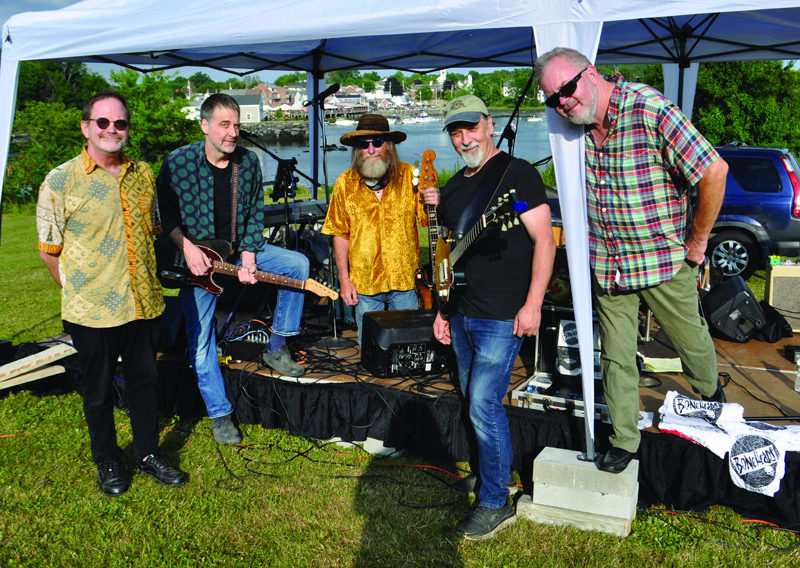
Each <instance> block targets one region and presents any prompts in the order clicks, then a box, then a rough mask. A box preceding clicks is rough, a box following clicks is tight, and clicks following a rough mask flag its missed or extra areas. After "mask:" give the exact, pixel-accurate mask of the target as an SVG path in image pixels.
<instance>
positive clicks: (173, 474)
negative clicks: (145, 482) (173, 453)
mask: <svg viewBox="0 0 800 568" xmlns="http://www.w3.org/2000/svg"><path fill="white" fill-rule="evenodd" d="M138 471H139V473H142V474H144V475H149V476H150V477H154V478H155V479H156V481H158V482H159V483H160V484H161V485H170V486H172V487H180V486H181V485H183V484H184V483H186V482H187V481H188V480H189V475H188V474H187V473H186V472H185V471H181V470H179V469H178V468H176V467H173V466H171V465H170V463H169V462H168V461H167V460H166V458H164V457H163V456H161V455H159V454H150V455H149V456H147V457H146V458H144V459H143V460H142V461H141V462H139V468H138Z"/></svg>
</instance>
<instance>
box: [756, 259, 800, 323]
mask: <svg viewBox="0 0 800 568" xmlns="http://www.w3.org/2000/svg"><path fill="white" fill-rule="evenodd" d="M764 299H765V300H766V301H767V303H768V304H769V305H770V306H772V307H773V308H775V309H776V310H778V312H780V314H781V315H782V316H783V317H785V318H786V321H787V322H789V325H790V326H792V331H794V332H795V333H797V332H798V331H800V265H794V266H791V265H789V266H787V265H782V264H778V265H775V266H768V267H767V278H766V283H765V285H764Z"/></svg>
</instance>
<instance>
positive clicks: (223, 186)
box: [206, 160, 233, 241]
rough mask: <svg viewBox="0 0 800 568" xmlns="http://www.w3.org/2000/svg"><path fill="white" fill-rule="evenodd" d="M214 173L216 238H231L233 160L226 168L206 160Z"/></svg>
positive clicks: (227, 239) (228, 239)
mask: <svg viewBox="0 0 800 568" xmlns="http://www.w3.org/2000/svg"><path fill="white" fill-rule="evenodd" d="M206 164H208V167H209V169H210V170H211V173H212V174H213V175H214V238H217V239H225V240H226V241H230V240H231V206H232V203H231V200H232V196H231V192H232V190H231V175H232V172H233V166H232V162H231V160H228V165H227V166H225V167H224V168H218V167H216V166H215V165H213V164H212V163H211V162H209V161H208V160H206Z"/></svg>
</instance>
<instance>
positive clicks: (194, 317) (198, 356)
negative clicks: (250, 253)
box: [180, 244, 309, 418]
mask: <svg viewBox="0 0 800 568" xmlns="http://www.w3.org/2000/svg"><path fill="white" fill-rule="evenodd" d="M237 264H241V259H240V260H239V261H237ZM256 265H257V266H258V269H259V270H261V271H264V272H272V273H274V274H281V275H283V276H288V277H290V278H297V279H298V280H305V279H307V278H308V270H309V262H308V259H307V258H306V257H305V256H303V255H302V254H300V253H298V252H294V251H290V250H286V249H284V248H281V247H276V246H274V245H270V244H264V246H263V247H262V248H261V250H260V251H259V252H258V253H256ZM180 297H181V304H182V306H183V315H184V317H185V318H186V339H187V342H188V345H189V357H190V360H191V361H192V365H193V366H194V372H195V374H196V375H197V386H198V387H199V388H200V394H201V395H202V396H203V400H204V401H205V403H206V410H207V411H208V416H209V417H210V418H218V417H220V416H226V415H228V414H230V413H231V412H233V408H232V406H231V403H230V401H228V395H227V394H226V392H225V381H224V379H223V377H222V371H221V370H220V368H219V361H218V360H217V334H216V326H215V322H214V311H215V310H216V307H217V297H216V296H215V295H213V294H211V293H209V292H207V291H206V290H204V289H203V288H199V287H193V288H188V289H184V290H182V291H181V294H180ZM304 299H305V292H303V291H302V290H295V289H292V288H283V287H279V288H278V300H277V302H276V305H275V316H274V317H273V319H272V333H273V334H278V335H283V336H290V335H297V334H299V333H300V318H301V316H302V315H303V300H304Z"/></svg>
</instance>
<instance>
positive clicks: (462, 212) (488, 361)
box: [433, 95, 556, 540]
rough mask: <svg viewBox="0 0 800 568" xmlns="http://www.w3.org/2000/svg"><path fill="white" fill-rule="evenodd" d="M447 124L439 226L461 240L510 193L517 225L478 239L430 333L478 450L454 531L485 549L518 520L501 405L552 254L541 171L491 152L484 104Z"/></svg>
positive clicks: (455, 113) (461, 111)
mask: <svg viewBox="0 0 800 568" xmlns="http://www.w3.org/2000/svg"><path fill="white" fill-rule="evenodd" d="M444 124H445V129H446V130H447V132H448V134H449V135H450V141H451V142H452V144H453V148H455V150H456V152H458V153H459V154H460V155H461V157H462V158H463V159H464V163H465V164H466V167H464V168H463V169H461V170H460V171H458V172H457V173H456V174H455V175H454V176H453V177H452V178H450V180H448V182H447V184H446V185H445V186H444V187H443V188H442V190H441V201H440V203H439V207H438V210H437V213H438V218H439V222H440V223H441V225H443V226H445V227H449V228H451V229H455V233H456V235H458V234H460V233H462V232H464V233H466V232H467V231H469V230H470V229H471V228H472V227H473V226H474V224H475V220H474V218H475V217H476V216H477V217H479V216H480V214H481V213H482V212H484V211H486V210H487V208H490V207H493V206H495V205H496V204H497V203H498V201H499V199H501V198H502V197H503V196H504V195H507V194H509V192H510V190H512V189H513V190H515V194H516V197H515V199H516V204H515V207H514V209H515V210H517V211H521V213H520V215H519V219H520V221H522V222H521V223H519V224H515V225H513V226H512V227H511V228H510V229H508V230H506V231H501V230H500V228H499V227H491V226H490V227H486V228H485V229H484V230H483V231H481V232H480V233H479V235H478V236H477V237H476V238H475V240H474V241H473V242H472V244H471V245H470V246H469V248H468V249H466V251H465V252H464V254H463V255H462V256H461V260H459V262H458V265H457V266H456V270H457V271H459V272H463V273H464V276H465V279H466V286H463V287H459V288H456V289H454V290H453V291H452V293H451V297H453V302H451V303H452V304H455V308H454V309H450V310H448V313H443V312H442V311H439V313H437V315H436V320H435V321H434V324H433V333H434V336H435V337H436V339H438V340H439V341H440V342H442V343H444V344H452V346H453V350H454V351H455V354H456V361H457V363H458V378H459V383H460V386H461V392H462V394H463V396H464V401H465V405H466V407H467V409H468V413H469V419H470V423H471V425H472V428H473V429H474V431H475V440H476V442H477V444H476V446H477V447H476V449H477V463H474V462H473V464H472V466H473V471H476V470H477V471H476V473H477V474H478V480H479V482H478V483H479V487H478V488H477V498H478V507H476V508H475V509H474V510H473V512H472V513H471V514H470V515H469V516H468V517H467V518H466V519H464V520H463V521H461V522H460V523H459V524H458V527H457V528H456V532H457V533H458V534H459V536H462V537H463V538H466V539H470V540H483V539H487V538H491V537H492V536H494V535H495V534H496V533H497V532H498V531H499V530H500V529H502V528H504V527H506V526H508V525H510V524H511V523H513V522H514V521H515V515H514V508H513V506H512V504H511V503H510V502H509V498H508V497H509V491H508V488H507V482H508V481H509V478H510V477H511V460H512V457H513V450H512V448H511V433H510V431H509V428H508V419H507V418H506V410H505V407H504V406H503V400H504V399H505V397H506V394H507V391H508V385H509V381H510V378H511V369H512V368H513V367H514V363H515V361H516V358H517V354H518V353H519V349H520V346H521V345H522V340H523V338H524V337H525V336H531V335H535V334H536V333H537V332H538V330H539V322H540V319H541V306H542V300H543V299H544V294H545V289H546V287H547V284H548V282H549V280H550V275H551V273H552V269H553V259H554V257H555V251H556V245H555V240H554V238H553V230H552V227H551V225H550V207H549V206H548V204H547V197H546V195H545V188H544V184H543V183H542V178H541V177H540V176H539V172H538V171H537V170H536V168H534V167H533V166H532V165H531V164H529V163H528V162H526V161H524V160H520V159H518V158H512V157H511V156H509V155H508V154H506V153H505V152H501V151H500V150H498V149H497V148H496V147H495V146H494V143H493V141H492V133H493V132H494V124H493V123H492V119H491V117H490V116H489V111H488V110H487V108H486V105H485V104H484V103H483V101H482V100H481V99H479V98H478V97H476V96H474V95H466V96H463V97H459V98H457V99H453V100H452V101H450V102H449V103H448V104H447V105H446V106H445V117H444ZM451 312H452V313H451Z"/></svg>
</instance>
